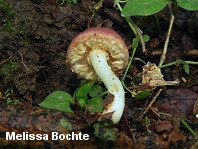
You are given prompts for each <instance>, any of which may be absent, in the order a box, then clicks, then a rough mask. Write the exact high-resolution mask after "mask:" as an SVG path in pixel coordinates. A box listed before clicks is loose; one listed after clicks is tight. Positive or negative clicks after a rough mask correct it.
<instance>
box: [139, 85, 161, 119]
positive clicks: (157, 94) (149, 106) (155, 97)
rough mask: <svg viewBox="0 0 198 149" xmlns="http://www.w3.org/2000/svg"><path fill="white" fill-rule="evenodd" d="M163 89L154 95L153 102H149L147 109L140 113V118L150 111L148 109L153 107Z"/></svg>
mask: <svg viewBox="0 0 198 149" xmlns="http://www.w3.org/2000/svg"><path fill="white" fill-rule="evenodd" d="M162 90H163V89H159V90H158V92H157V93H156V94H155V96H154V97H153V99H152V100H151V102H150V103H149V105H148V106H147V107H146V109H145V110H144V112H143V113H142V114H141V115H140V117H139V118H140V119H141V118H143V116H144V115H145V114H146V113H147V112H148V110H149V109H150V108H151V107H152V105H153V103H154V102H155V100H156V99H157V97H158V96H159V94H160V93H161V92H162Z"/></svg>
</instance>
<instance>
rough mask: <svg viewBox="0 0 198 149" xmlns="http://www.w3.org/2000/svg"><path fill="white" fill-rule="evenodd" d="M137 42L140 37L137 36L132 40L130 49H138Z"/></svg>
mask: <svg viewBox="0 0 198 149" xmlns="http://www.w3.org/2000/svg"><path fill="white" fill-rule="evenodd" d="M139 41H140V37H139V36H137V37H136V38H134V39H133V43H132V48H133V49H135V48H137V47H138V45H139Z"/></svg>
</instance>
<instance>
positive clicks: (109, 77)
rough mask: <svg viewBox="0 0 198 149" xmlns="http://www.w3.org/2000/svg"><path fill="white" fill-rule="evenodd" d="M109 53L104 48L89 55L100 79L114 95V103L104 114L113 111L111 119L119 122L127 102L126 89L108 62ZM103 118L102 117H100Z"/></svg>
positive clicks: (106, 108)
mask: <svg viewBox="0 0 198 149" xmlns="http://www.w3.org/2000/svg"><path fill="white" fill-rule="evenodd" d="M106 55H107V53H106V52H104V51H102V50H93V51H91V52H90V54H89V57H90V61H91V63H92V65H93V68H94V70H95V72H96V74H97V75H98V77H99V79H100V80H101V81H102V82H103V83H104V84H105V86H106V88H107V89H108V91H109V93H111V94H113V95H114V99H113V101H112V103H109V104H108V105H107V107H105V109H104V110H103V112H102V116H103V115H105V114H108V113H113V114H112V118H111V120H112V121H113V123H114V124H115V123H118V122H119V121H120V119H121V117H122V114H123V111H124V104H125V96H124V89H123V86H122V84H121V82H120V80H119V78H118V77H117V76H116V75H115V74H114V72H113V71H112V70H111V67H110V66H109V65H108V63H107V57H106ZM100 119H101V118H100Z"/></svg>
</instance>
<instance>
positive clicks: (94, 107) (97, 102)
mask: <svg viewBox="0 0 198 149" xmlns="http://www.w3.org/2000/svg"><path fill="white" fill-rule="evenodd" d="M85 109H86V111H87V110H89V111H90V112H93V113H94V112H102V110H103V100H102V99H101V98H97V97H94V98H91V99H90V100H88V101H87V104H86V106H85Z"/></svg>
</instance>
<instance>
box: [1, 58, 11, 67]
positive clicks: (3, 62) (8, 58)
mask: <svg viewBox="0 0 198 149" xmlns="http://www.w3.org/2000/svg"><path fill="white" fill-rule="evenodd" d="M10 59H11V58H7V59H5V60H4V61H2V62H1V63H0V66H1V65H2V64H3V63H5V62H7V61H9V60H10Z"/></svg>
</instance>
